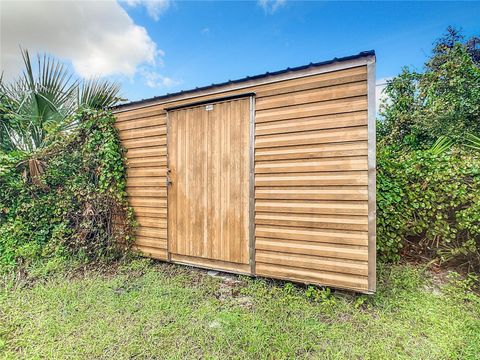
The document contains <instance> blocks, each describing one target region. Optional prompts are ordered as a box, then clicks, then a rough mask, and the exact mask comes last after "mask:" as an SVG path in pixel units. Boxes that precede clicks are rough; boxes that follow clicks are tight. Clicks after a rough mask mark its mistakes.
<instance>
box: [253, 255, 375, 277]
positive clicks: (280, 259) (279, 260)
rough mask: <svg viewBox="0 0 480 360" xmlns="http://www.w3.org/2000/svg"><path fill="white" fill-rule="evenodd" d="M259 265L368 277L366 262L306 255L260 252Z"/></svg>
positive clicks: (256, 258)
mask: <svg viewBox="0 0 480 360" xmlns="http://www.w3.org/2000/svg"><path fill="white" fill-rule="evenodd" d="M255 260H256V262H258V263H264V264H272V265H283V266H290V267H299V268H304V269H311V270H320V271H329V272H335V273H340V274H352V275H359V276H367V275H368V266H367V262H366V261H353V260H341V259H331V258H324V257H320V256H312V255H304V254H288V253H278V252H271V251H263V250H258V251H257V252H256V254H255Z"/></svg>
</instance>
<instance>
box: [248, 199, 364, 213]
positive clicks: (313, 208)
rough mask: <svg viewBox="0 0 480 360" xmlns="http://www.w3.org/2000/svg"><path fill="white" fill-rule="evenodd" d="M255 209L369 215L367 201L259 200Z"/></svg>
mask: <svg viewBox="0 0 480 360" xmlns="http://www.w3.org/2000/svg"><path fill="white" fill-rule="evenodd" d="M255 211H266V212H279V213H292V214H325V215H357V216H358V215H367V214H368V203H367V202H366V201H295V200H263V199H262V200H257V201H255Z"/></svg>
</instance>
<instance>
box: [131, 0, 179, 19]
mask: <svg viewBox="0 0 480 360" xmlns="http://www.w3.org/2000/svg"><path fill="white" fill-rule="evenodd" d="M125 3H126V4H127V5H128V6H131V7H136V6H144V7H145V9H147V13H148V15H149V16H150V17H151V18H152V19H153V20H155V21H158V19H160V15H162V14H163V13H164V12H165V11H167V9H168V8H169V7H170V5H171V1H170V0H125Z"/></svg>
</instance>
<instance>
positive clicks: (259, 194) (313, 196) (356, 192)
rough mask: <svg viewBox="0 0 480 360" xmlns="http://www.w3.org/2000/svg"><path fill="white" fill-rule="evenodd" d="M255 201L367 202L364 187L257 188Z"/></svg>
mask: <svg viewBox="0 0 480 360" xmlns="http://www.w3.org/2000/svg"><path fill="white" fill-rule="evenodd" d="M255 198H256V199H274V200H350V201H352V200H364V201H366V200H368V189H367V187H366V186H329V187H314V186H309V187H293V188H292V187H286V186H277V187H258V188H257V189H256V190H255Z"/></svg>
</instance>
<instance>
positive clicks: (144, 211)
mask: <svg viewBox="0 0 480 360" xmlns="http://www.w3.org/2000/svg"><path fill="white" fill-rule="evenodd" d="M133 210H134V213H135V216H137V217H138V216H148V217H155V218H166V217H167V208H159V207H148V206H133Z"/></svg>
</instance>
